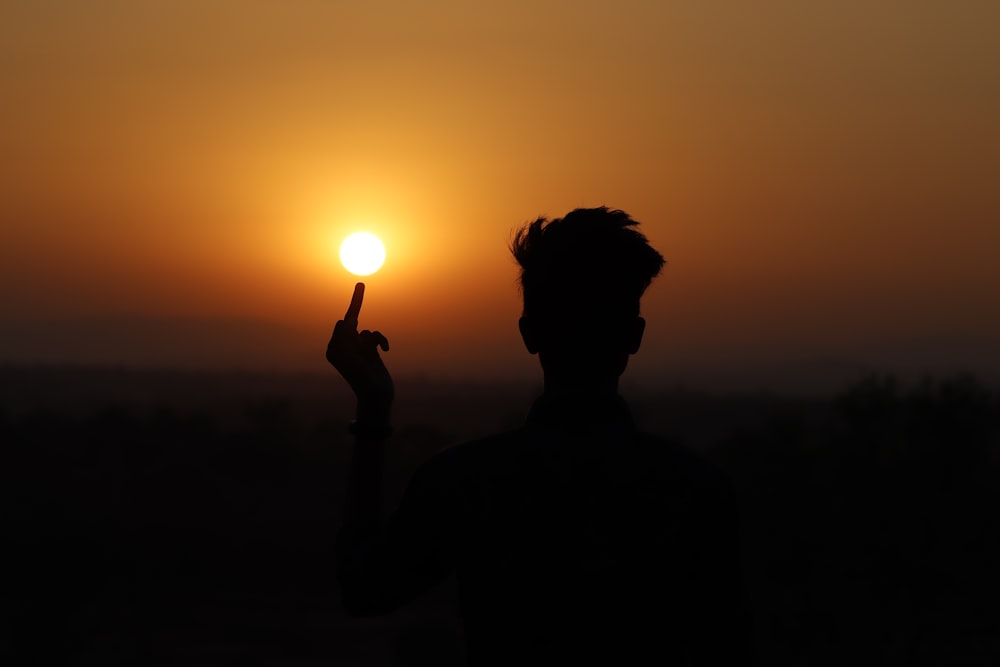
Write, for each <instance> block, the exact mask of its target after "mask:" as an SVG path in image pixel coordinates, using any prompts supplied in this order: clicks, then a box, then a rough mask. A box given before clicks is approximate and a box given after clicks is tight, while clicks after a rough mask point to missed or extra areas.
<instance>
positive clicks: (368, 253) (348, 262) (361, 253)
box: [340, 232, 385, 276]
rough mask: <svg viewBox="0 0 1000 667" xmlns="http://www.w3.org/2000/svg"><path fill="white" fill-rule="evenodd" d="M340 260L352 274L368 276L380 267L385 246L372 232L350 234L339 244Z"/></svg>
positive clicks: (383, 258) (383, 257) (383, 259)
mask: <svg viewBox="0 0 1000 667" xmlns="http://www.w3.org/2000/svg"><path fill="white" fill-rule="evenodd" d="M340 261H341V263H343V265H344V268H345V269H347V270H348V271H350V272H351V273H353V274H354V275H356V276H368V275H371V274H373V273H375V272H376V271H378V270H379V269H380V268H382V263H383V262H385V246H384V245H382V242H381V241H379V240H378V237H377V236H375V235H374V234H369V233H368V232H358V233H357V234H351V235H350V236H348V237H347V238H346V239H344V242H343V243H341V244H340Z"/></svg>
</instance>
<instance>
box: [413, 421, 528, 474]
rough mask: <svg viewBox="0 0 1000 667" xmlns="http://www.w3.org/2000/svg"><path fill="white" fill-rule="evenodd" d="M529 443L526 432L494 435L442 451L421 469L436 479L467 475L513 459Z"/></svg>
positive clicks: (515, 431) (513, 431) (455, 445)
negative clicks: (526, 441) (526, 440)
mask: <svg viewBox="0 0 1000 667" xmlns="http://www.w3.org/2000/svg"><path fill="white" fill-rule="evenodd" d="M524 441H525V434H524V430H523V429H516V430H510V431H503V432H500V433H494V434H491V435H488V436H484V437H481V438H476V439H474V440H466V441H464V442H460V443H457V444H453V445H449V446H447V447H444V448H442V449H440V450H438V451H437V452H436V453H435V454H433V455H432V456H431V457H430V458H429V459H427V460H426V461H425V462H424V464H423V465H422V466H421V468H422V469H423V470H424V471H425V472H427V473H429V474H433V475H435V476H441V475H443V476H456V475H458V476H464V475H469V474H473V473H475V472H476V471H477V470H480V469H482V468H485V467H490V466H495V465H497V464H498V463H500V462H501V461H502V460H503V459H507V458H510V457H511V456H512V455H513V454H514V452H515V451H516V450H518V449H520V447H519V445H522V444H523V443H524Z"/></svg>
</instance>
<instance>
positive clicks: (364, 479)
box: [326, 283, 393, 532]
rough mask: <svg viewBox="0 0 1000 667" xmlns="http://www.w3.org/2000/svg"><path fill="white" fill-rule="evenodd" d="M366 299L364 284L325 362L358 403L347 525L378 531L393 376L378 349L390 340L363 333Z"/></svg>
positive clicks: (357, 287)
mask: <svg viewBox="0 0 1000 667" xmlns="http://www.w3.org/2000/svg"><path fill="white" fill-rule="evenodd" d="M364 296H365V285H364V283H358V284H357V285H355V286H354V296H353V297H352V298H351V305H350V306H348V308H347V313H346V314H345V315H344V319H342V320H340V321H338V322H337V324H336V325H334V327H333V335H332V336H331V337H330V342H329V344H328V345H327V347H326V359H327V361H329V362H330V364H331V365H332V366H333V367H334V368H336V369H337V371H338V372H339V373H340V375H341V376H342V377H343V378H344V379H345V380H346V381H347V383H348V384H349V385H350V387H351V389H352V390H353V391H354V395H355V397H356V398H357V412H356V419H355V421H354V422H353V423H352V427H351V430H352V432H353V433H354V436H355V447H354V455H353V459H352V465H351V471H350V475H349V480H348V492H347V494H348V495H347V508H346V514H345V516H344V523H345V526H350V527H352V528H358V529H361V530H362V531H363V532H364V531H367V530H369V529H372V528H374V527H375V526H377V525H378V524H379V522H380V521H381V519H382V465H383V459H384V450H385V440H386V438H388V437H389V433H390V432H391V427H390V423H391V413H392V400H393V384H392V376H390V375H389V371H388V370H387V369H386V367H385V364H384V363H382V358H381V357H380V356H379V348H382V350H383V351H388V349H389V341H388V340H386V337H385V336H383V335H382V334H381V333H379V332H378V331H368V330H367V329H365V330H363V331H360V332H359V331H358V317H359V315H360V314H361V303H362V301H363V300H364Z"/></svg>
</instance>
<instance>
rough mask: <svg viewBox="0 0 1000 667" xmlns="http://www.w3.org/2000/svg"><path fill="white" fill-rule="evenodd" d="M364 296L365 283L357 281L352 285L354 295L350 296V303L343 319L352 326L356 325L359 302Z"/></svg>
mask: <svg viewBox="0 0 1000 667" xmlns="http://www.w3.org/2000/svg"><path fill="white" fill-rule="evenodd" d="M364 298H365V284H364V283H358V284H357V285H355V286H354V296H352V297H351V305H350V306H348V307H347V314H346V315H344V321H345V322H350V323H351V324H353V325H354V326H357V325H358V315H360V314H361V302H362V301H363V300H364Z"/></svg>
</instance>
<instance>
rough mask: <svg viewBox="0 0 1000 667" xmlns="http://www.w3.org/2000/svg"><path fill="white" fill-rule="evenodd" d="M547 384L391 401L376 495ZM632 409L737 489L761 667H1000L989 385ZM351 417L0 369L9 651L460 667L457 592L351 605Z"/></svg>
mask: <svg viewBox="0 0 1000 667" xmlns="http://www.w3.org/2000/svg"><path fill="white" fill-rule="evenodd" d="M537 391H538V388H537V387H515V386H508V385H483V384H463V383H450V384H446V383H438V382H431V381H428V380H410V381H404V382H401V383H399V385H398V387H397V417H396V433H395V435H394V437H393V440H392V444H391V451H390V453H389V461H390V467H389V469H388V470H387V474H388V476H387V481H388V483H387V488H386V494H387V496H388V500H389V501H390V502H392V501H393V500H394V499H396V498H398V496H399V494H400V493H401V491H402V489H403V488H404V486H405V483H406V480H407V479H408V477H409V475H410V474H411V473H412V471H413V470H414V469H415V467H416V466H417V465H419V463H420V461H422V460H423V459H424V458H426V457H427V456H429V455H430V454H431V453H433V452H434V451H436V450H439V449H441V448H443V447H446V446H448V445H450V444H453V443H455V442H459V441H461V440H463V439H467V438H470V437H475V436H478V435H483V434H486V433H490V432H494V431H497V430H501V429H505V428H511V427H514V426H516V425H517V424H519V423H520V421H521V419H523V415H524V414H525V413H526V412H527V409H528V407H529V406H530V402H531V400H532V398H533V397H534V395H535V394H536V393H537ZM628 398H629V399H630V402H631V403H632V405H633V409H634V412H635V413H636V418H637V421H638V422H639V424H640V425H642V426H644V427H646V428H647V429H649V430H653V431H656V432H659V433H662V434H664V435H669V436H671V437H675V438H677V439H678V440H680V441H682V442H685V443H687V444H689V445H690V446H692V447H693V448H695V449H697V450H699V451H701V452H702V453H703V454H704V455H705V456H707V457H708V458H711V459H713V460H715V461H716V462H717V463H718V464H719V465H720V466H722V467H723V468H724V469H725V470H726V471H727V472H728V473H729V475H730V476H731V477H732V478H733V479H734V481H735V483H736V485H737V487H738V488H739V491H740V494H741V498H742V505H743V514H744V562H745V565H746V581H747V589H748V595H749V599H750V600H751V606H752V609H753V615H754V620H755V628H754V634H755V637H756V639H757V644H758V647H759V652H760V654H761V662H762V664H768V665H827V664H829V665H843V664H873V665H874V664H879V665H920V664H928V665H930V664H967V665H978V664H982V665H987V664H1000V642H998V639H997V638H998V637H1000V607H998V604H997V600H998V599H1000V598H998V595H1000V575H998V574H997V565H998V563H1000V520H998V519H997V516H996V508H998V507H1000V502H998V501H1000V485H998V484H997V481H998V479H1000V475H998V473H1000V470H998V468H1000V446H998V439H1000V438H998V436H1000V394H998V392H997V391H995V390H993V389H991V388H988V387H986V386H984V385H983V384H982V383H980V382H978V381H977V380H976V379H975V378H974V377H972V376H956V377H948V378H938V379H934V378H928V379H925V380H922V381H919V382H911V383H906V384H904V383H901V382H899V381H897V380H895V379H894V378H892V377H888V376H885V377H880V376H871V377H867V378H864V379H862V380H861V381H859V382H857V383H855V384H853V385H852V386H850V387H847V388H845V389H844V390H843V391H842V392H840V393H839V394H838V395H836V396H832V397H810V398H805V397H781V396H771V395H766V394H757V395H708V394H697V393H690V392H683V391H679V390H671V391H662V392H648V391H646V392H642V391H638V390H633V391H631V392H630V393H629V394H628ZM352 409H353V406H352V401H351V398H350V396H349V395H348V394H347V393H346V390H345V388H344V387H343V386H342V383H341V382H340V381H339V378H337V377H336V376H335V375H333V374H327V375H317V376H311V375H295V376H293V375H262V374H256V375H253V374H243V375H240V374H215V375H212V374H197V373H180V372H173V373H171V372H138V371H124V370H107V369H105V370H101V369H24V368H6V369H0V442H2V447H0V484H2V488H3V495H2V500H3V503H2V507H0V513H2V514H0V516H2V517H3V525H2V528H3V533H2V535H3V543H2V545H0V546H2V548H3V553H4V554H5V558H4V560H5V562H6V563H7V566H6V567H5V568H4V570H3V575H2V578H0V658H4V662H7V663H10V664H30V663H43V662H44V663H48V662H52V661H53V660H55V661H56V662H61V663H62V664H67V663H69V664H260V665H270V664H282V665H307V664H308V665H312V664H358V665H385V664H423V663H432V664H439V665H443V664H454V663H455V662H456V661H457V660H458V659H460V656H461V642H460V635H459V633H458V630H457V628H458V625H457V621H456V616H455V610H454V604H453V602H454V600H453V595H452V591H451V589H450V588H449V587H445V588H443V589H442V590H440V591H438V592H436V593H435V594H433V595H430V596H428V597H427V598H426V599H423V600H421V601H419V602H417V603H415V604H414V605H412V606H411V607H409V608H407V609H405V610H401V611H400V612H398V613H396V614H393V615H391V616H389V617H386V618H381V619H362V620H358V619H350V618H348V617H347V616H346V615H344V614H343V612H342V610H341V609H340V606H339V603H338V601H337V594H336V586H335V584H334V578H333V568H332V550H333V542H334V537H335V532H336V528H337V525H338V522H339V518H340V512H341V506H342V497H343V495H342V494H343V487H344V484H343V480H344V475H345V471H346V465H347V462H348V460H349V455H350V446H351V441H350V438H349V436H348V435H347V431H346V425H347V420H349V419H350V418H351V416H352V414H351V413H352ZM723 640H724V638H720V641H723Z"/></svg>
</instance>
